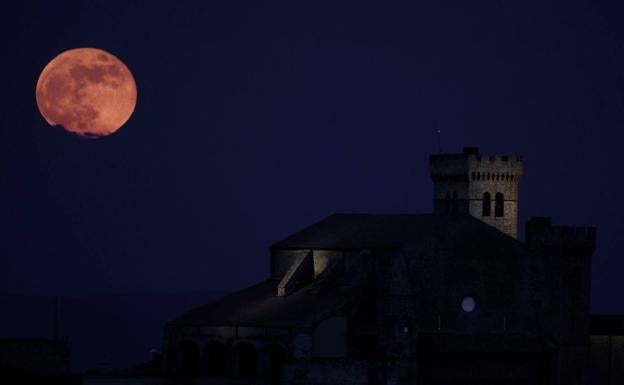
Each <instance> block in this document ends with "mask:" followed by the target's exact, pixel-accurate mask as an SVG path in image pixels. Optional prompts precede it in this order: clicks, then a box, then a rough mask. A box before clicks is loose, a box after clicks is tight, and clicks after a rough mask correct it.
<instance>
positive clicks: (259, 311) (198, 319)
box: [171, 280, 349, 327]
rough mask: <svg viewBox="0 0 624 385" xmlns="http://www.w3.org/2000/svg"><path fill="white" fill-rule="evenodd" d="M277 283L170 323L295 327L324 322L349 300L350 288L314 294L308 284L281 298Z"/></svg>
mask: <svg viewBox="0 0 624 385" xmlns="http://www.w3.org/2000/svg"><path fill="white" fill-rule="evenodd" d="M278 283H279V282H278V281H275V280H267V281H264V282H261V283H258V284H256V285H253V286H251V287H248V288H246V289H243V290H240V291H237V292H235V293H232V294H230V295H227V296H225V297H223V298H221V299H219V300H216V301H214V302H212V303H209V304H207V305H203V306H200V307H198V308H195V309H192V310H190V311H188V312H187V313H185V314H183V315H182V316H181V317H179V318H177V319H176V320H174V321H173V322H171V324H173V325H212V326H226V325H232V326H234V325H236V326H262V327H292V326H297V325H301V324H305V323H308V322H315V321H320V320H323V319H324V318H327V317H329V316H331V315H333V314H335V313H337V312H339V311H340V310H341V309H342V308H343V307H344V306H345V305H346V304H347V301H348V296H349V289H348V288H347V287H344V286H339V287H335V288H333V289H332V290H329V291H327V292H322V293H320V294H312V293H311V291H312V289H313V285H308V286H306V287H304V288H302V289H300V290H297V291H295V292H294V293H292V294H290V295H289V296H287V297H278V296H277V295H276V294H277V285H278Z"/></svg>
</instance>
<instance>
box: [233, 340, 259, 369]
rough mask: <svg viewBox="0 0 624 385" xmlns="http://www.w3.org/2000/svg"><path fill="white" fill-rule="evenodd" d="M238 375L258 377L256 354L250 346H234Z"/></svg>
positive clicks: (254, 349)
mask: <svg viewBox="0 0 624 385" xmlns="http://www.w3.org/2000/svg"><path fill="white" fill-rule="evenodd" d="M236 358H237V363H238V365H237V367H238V375H239V376H240V377H257V376H258V352H257V351H256V348H254V347H253V346H252V345H250V344H248V343H245V342H241V343H239V344H237V345H236Z"/></svg>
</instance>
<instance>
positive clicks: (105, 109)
mask: <svg viewBox="0 0 624 385" xmlns="http://www.w3.org/2000/svg"><path fill="white" fill-rule="evenodd" d="M36 97H37V106H38V107H39V111H40V112H41V115H43V117H44V118H45V120H46V121H47V122H48V123H49V124H50V125H52V126H56V125H61V126H63V128H65V130H67V131H69V132H73V133H75V134H77V135H79V136H81V137H83V138H100V137H103V136H107V135H110V134H112V133H114V132H116V131H117V130H119V128H120V127H121V126H123V125H124V124H125V123H126V122H127V121H128V119H130V116H131V115H132V112H134V107H135V106H136V99H137V89H136V83H135V82H134V77H133V76H132V73H131V72H130V70H129V69H128V67H126V65H125V64H124V63H123V62H122V61H121V60H119V59H118V58H117V57H115V56H113V55H111V54H110V53H108V52H106V51H103V50H101V49H97V48H76V49H70V50H69V51H65V52H63V53H61V54H60V55H58V56H57V57H55V58H54V59H52V61H50V63H48V65H47V66H45V68H44V69H43V71H42V72H41V75H39V80H38V81H37V90H36Z"/></svg>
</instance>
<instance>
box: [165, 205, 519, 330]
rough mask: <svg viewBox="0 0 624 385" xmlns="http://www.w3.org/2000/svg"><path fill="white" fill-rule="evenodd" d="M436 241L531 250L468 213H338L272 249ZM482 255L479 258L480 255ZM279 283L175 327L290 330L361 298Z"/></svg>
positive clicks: (197, 312)
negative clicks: (280, 289) (283, 292)
mask: <svg viewBox="0 0 624 385" xmlns="http://www.w3.org/2000/svg"><path fill="white" fill-rule="evenodd" d="M422 242H436V243H438V244H444V245H449V244H453V245H457V247H459V248H460V251H459V252H465V251H467V250H471V249H472V250H473V251H474V250H477V251H486V250H484V249H489V250H490V251H491V250H494V251H497V252H498V251H500V250H509V251H511V250H512V249H516V250H517V251H518V250H521V251H522V253H525V252H527V250H526V248H525V247H524V244H523V243H522V242H520V241H518V240H516V239H514V238H512V237H510V236H508V235H506V234H505V233H503V232H501V231H499V230H497V229H495V228H493V227H491V226H489V225H487V224H485V223H483V222H481V221H479V220H478V219H475V218H473V217H471V216H469V215H438V214H419V215H409V214H396V215H393V214H381V215H379V214H334V215H331V216H329V217H327V218H325V219H323V220H322V221H320V222H318V223H316V224H313V225H311V226H309V227H306V228H305V229H303V230H301V231H299V232H297V233H295V234H293V235H291V236H290V237H288V238H286V239H284V240H282V241H280V242H277V243H275V244H274V245H273V246H271V247H272V248H274V249H302V248H303V249H308V248H316V249H354V250H360V249H367V248H399V247H404V246H407V247H409V246H410V245H418V244H420V243H422ZM477 254H480V252H478V253H477ZM278 283H279V282H278V281H276V280H267V281H264V282H261V283H259V284H257V285H254V286H251V287H249V288H246V289H243V290H240V291H238V292H235V293H233V294H230V295H227V296H225V297H223V298H221V299H219V300H217V301H215V302H212V303H209V304H207V305H204V306H200V307H198V308H196V309H193V310H191V311H189V312H187V313H185V314H184V315H182V316H181V317H179V318H178V319H176V320H174V321H173V322H172V323H171V324H175V325H182V324H184V325H213V326H225V325H238V326H265V327H291V326H297V325H302V324H306V323H310V322H315V321H320V320H322V319H324V318H327V317H329V316H331V315H332V314H336V313H337V312H340V311H341V310H342V309H344V308H345V306H346V305H347V304H348V302H349V301H350V300H351V299H353V298H356V296H357V295H358V293H357V290H359V289H355V288H353V287H349V286H346V285H337V286H336V287H334V288H332V289H331V290H328V291H326V292H322V293H320V294H314V293H313V292H314V285H308V286H306V287H304V288H302V289H299V290H297V291H295V292H294V293H292V294H290V295H288V296H287V297H278V296H277V295H276V294H277V285H278Z"/></svg>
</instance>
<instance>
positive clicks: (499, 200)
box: [494, 193, 505, 217]
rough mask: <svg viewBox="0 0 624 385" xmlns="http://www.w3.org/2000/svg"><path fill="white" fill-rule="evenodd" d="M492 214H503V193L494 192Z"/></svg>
mask: <svg viewBox="0 0 624 385" xmlns="http://www.w3.org/2000/svg"><path fill="white" fill-rule="evenodd" d="M494 216H497V217H503V216H505V197H504V196H503V193H496V202H494Z"/></svg>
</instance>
